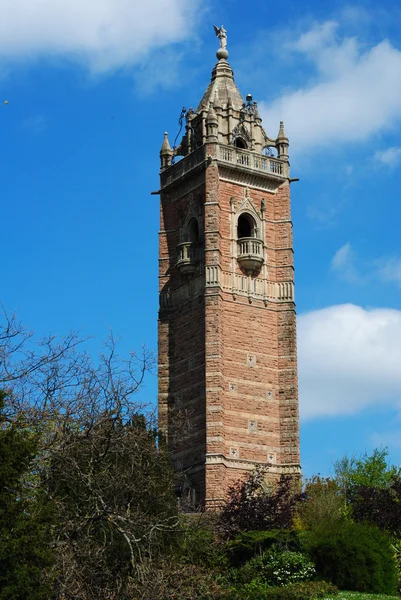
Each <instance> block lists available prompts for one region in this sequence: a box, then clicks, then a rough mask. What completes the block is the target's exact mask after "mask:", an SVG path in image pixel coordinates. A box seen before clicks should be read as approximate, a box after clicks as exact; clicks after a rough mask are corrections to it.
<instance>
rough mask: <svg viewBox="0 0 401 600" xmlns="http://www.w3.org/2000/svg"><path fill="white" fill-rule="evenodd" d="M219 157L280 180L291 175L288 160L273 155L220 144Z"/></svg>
mask: <svg viewBox="0 0 401 600" xmlns="http://www.w3.org/2000/svg"><path fill="white" fill-rule="evenodd" d="M218 158H219V160H220V161H221V162H223V163H231V165H232V166H236V167H244V168H245V169H247V170H251V171H254V172H257V173H261V174H265V175H269V176H270V177H273V178H277V179H279V180H284V179H286V178H287V177H289V165H288V163H287V162H285V161H282V160H279V159H278V158H274V157H272V156H262V155H261V154H256V153H255V152H251V151H250V150H245V149H242V148H241V149H239V148H234V147H233V146H226V145H223V144H220V145H219V155H218Z"/></svg>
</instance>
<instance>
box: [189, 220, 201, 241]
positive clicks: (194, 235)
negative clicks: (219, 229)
mask: <svg viewBox="0 0 401 600" xmlns="http://www.w3.org/2000/svg"><path fill="white" fill-rule="evenodd" d="M187 238H188V239H187V241H188V242H192V243H193V244H197V243H198V242H199V225H198V221H197V220H196V219H195V217H192V219H191V220H190V221H189V223H188V233H187Z"/></svg>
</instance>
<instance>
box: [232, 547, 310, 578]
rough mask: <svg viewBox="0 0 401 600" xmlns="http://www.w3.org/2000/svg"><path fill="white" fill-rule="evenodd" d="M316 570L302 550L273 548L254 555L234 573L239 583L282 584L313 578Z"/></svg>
mask: <svg viewBox="0 0 401 600" xmlns="http://www.w3.org/2000/svg"><path fill="white" fill-rule="evenodd" d="M315 571H316V570H315V566H314V564H313V563H312V562H311V561H310V559H309V558H308V557H307V556H305V555H304V554H302V553H301V552H292V551H291V550H282V551H277V550H273V551H270V552H265V553H263V554H260V555H257V556H254V557H253V558H251V560H249V561H248V562H247V563H246V564H245V565H244V566H243V567H241V568H240V569H237V570H236V571H234V572H233V573H232V575H233V580H234V581H236V582H237V583H243V584H246V583H250V582H251V581H256V582H258V583H265V584H267V585H269V586H282V585H288V584H289V583H296V582H301V581H308V580H310V579H313V576H314V575H315Z"/></svg>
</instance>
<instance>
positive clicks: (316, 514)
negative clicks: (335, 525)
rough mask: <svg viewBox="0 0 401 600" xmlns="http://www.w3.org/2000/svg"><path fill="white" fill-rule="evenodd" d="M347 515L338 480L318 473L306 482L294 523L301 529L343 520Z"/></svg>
mask: <svg viewBox="0 0 401 600" xmlns="http://www.w3.org/2000/svg"><path fill="white" fill-rule="evenodd" d="M345 515H346V511H345V501H344V497H343V495H342V493H341V489H340V488H339V485H338V483H337V481H336V480H334V479H332V478H330V477H325V478H324V477H320V476H319V475H316V476H314V477H312V478H311V479H308V480H307V481H306V482H305V485H304V493H303V495H302V496H300V498H299V502H298V504H297V516H296V518H295V521H294V525H295V526H296V528H297V529H300V530H303V529H314V528H316V527H319V526H320V525H321V524H322V523H327V522H333V521H341V520H343V519H344V518H345Z"/></svg>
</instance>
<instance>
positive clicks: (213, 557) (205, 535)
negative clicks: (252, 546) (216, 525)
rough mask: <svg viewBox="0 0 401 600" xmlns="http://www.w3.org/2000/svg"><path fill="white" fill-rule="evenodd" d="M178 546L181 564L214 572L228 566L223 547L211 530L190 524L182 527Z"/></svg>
mask: <svg viewBox="0 0 401 600" xmlns="http://www.w3.org/2000/svg"><path fill="white" fill-rule="evenodd" d="M179 546H180V548H179V550H180V552H179V555H180V557H181V561H182V562H183V563H187V564H193V565H200V566H202V567H205V568H207V569H209V570H210V569H212V570H216V571H221V570H224V569H226V568H227V567H228V566H229V564H228V557H227V553H226V550H225V547H224V545H223V544H222V543H219V542H218V541H217V540H216V535H215V533H214V532H213V531H212V529H210V528H208V527H205V526H204V525H203V526H202V525H201V526H199V525H198V524H196V523H192V524H189V525H186V526H184V529H183V534H182V536H181V537H180V538H179Z"/></svg>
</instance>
